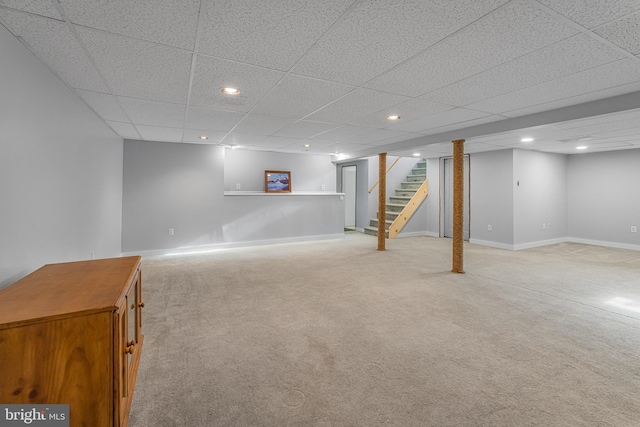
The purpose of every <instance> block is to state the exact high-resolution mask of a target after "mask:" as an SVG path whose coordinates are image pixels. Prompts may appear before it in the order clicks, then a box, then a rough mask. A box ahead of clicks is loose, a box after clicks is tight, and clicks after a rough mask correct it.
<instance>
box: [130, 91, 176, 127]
mask: <svg viewBox="0 0 640 427" xmlns="http://www.w3.org/2000/svg"><path fill="white" fill-rule="evenodd" d="M118 99H119V100H120V104H121V105H122V108H124V110H125V111H126V112H127V114H129V118H130V119H131V122H132V123H134V124H136V125H152V126H164V127H182V126H183V125H184V113H185V109H186V105H181V104H170V103H167V102H158V101H148V100H146V99H136V98H127V97H124V96H120V97H118Z"/></svg>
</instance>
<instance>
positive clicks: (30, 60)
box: [0, 25, 122, 287]
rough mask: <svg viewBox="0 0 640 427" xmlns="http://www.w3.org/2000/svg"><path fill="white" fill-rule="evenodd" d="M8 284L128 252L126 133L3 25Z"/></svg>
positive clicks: (1, 151) (0, 162) (1, 132)
mask: <svg viewBox="0 0 640 427" xmlns="http://www.w3.org/2000/svg"><path fill="white" fill-rule="evenodd" d="M0 52H2V59H1V60H0V76H2V79H0V93H1V94H2V96H0V200H2V209H0V287H4V286H7V285H9V284H11V283H13V282H14V281H16V280H18V279H20V278H22V277H23V276H25V275H26V274H28V273H30V272H32V271H33V270H35V269H37V268H39V267H41V266H42V265H44V264H50V263H56V262H66V261H76V260H83V259H91V257H92V255H93V256H95V257H96V258H106V257H114V256H119V255H120V231H121V209H122V139H120V138H119V137H117V136H116V135H115V134H114V133H113V132H112V131H111V129H109V128H108V127H107V126H106V124H104V122H102V121H101V120H100V119H98V117H97V116H96V115H95V114H94V113H93V112H92V111H91V110H90V109H89V108H88V107H87V106H86V105H85V104H84V103H83V102H82V101H81V100H80V99H79V98H78V97H77V96H76V95H75V94H74V93H73V92H72V91H71V90H70V89H69V88H68V87H67V86H65V85H64V84H63V83H62V82H61V81H60V80H59V79H58V78H57V77H56V76H55V75H54V74H53V73H51V71H49V70H48V69H47V68H46V67H45V66H44V65H43V64H42V63H41V62H40V61H39V60H37V59H36V58H35V57H34V56H33V55H32V54H31V52H29V50H28V49H26V48H25V47H24V46H23V45H22V44H21V43H20V42H19V41H18V40H17V39H16V38H15V37H13V35H11V34H10V33H9V32H8V31H7V30H6V29H5V28H4V27H3V26H1V25H0Z"/></svg>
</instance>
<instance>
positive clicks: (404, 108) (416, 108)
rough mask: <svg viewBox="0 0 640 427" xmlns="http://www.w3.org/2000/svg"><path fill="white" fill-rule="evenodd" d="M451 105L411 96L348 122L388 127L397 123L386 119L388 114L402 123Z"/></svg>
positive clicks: (366, 125) (449, 108)
mask: <svg viewBox="0 0 640 427" xmlns="http://www.w3.org/2000/svg"><path fill="white" fill-rule="evenodd" d="M452 108H453V107H451V106H449V105H445V104H440V103H436V102H431V101H427V100H424V99H418V98H413V99H410V100H408V101H405V102H401V103H400V104H396V105H394V106H392V107H387V108H385V109H383V110H380V111H377V112H375V113H373V114H369V115H368V116H364V117H361V118H359V119H356V120H353V121H351V122H350V123H351V124H352V125H356V126H364V127H373V128H380V129H383V128H389V127H392V126H394V125H397V124H398V122H396V121H393V120H387V117H388V116H390V115H392V114H393V115H398V116H400V120H401V122H402V123H404V122H410V121H412V120H416V119H420V118H423V117H424V116H429V115H433V114H436V113H440V112H442V111H446V110H451V109H452Z"/></svg>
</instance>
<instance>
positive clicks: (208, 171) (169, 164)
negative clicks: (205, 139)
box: [122, 140, 225, 253]
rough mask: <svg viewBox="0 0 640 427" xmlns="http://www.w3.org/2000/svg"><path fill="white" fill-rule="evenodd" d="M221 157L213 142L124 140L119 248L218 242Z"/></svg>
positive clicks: (147, 247) (127, 250)
mask: <svg viewBox="0 0 640 427" xmlns="http://www.w3.org/2000/svg"><path fill="white" fill-rule="evenodd" d="M224 156H225V152H224V148H223V147H220V146H216V145H205V144H174V143H169V142H154V141H132V140H125V144H124V194H123V205H122V252H125V253H131V252H136V251H146V250H160V249H170V248H179V247H192V246H203V245H211V244H216V243H222V242H223V241H224V239H223V237H222V224H223V198H224V191H223V184H224ZM169 228H173V229H174V235H173V236H170V235H169Z"/></svg>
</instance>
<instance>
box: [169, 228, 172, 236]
mask: <svg viewBox="0 0 640 427" xmlns="http://www.w3.org/2000/svg"><path fill="white" fill-rule="evenodd" d="M169 236H173V228H170V229H169Z"/></svg>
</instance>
